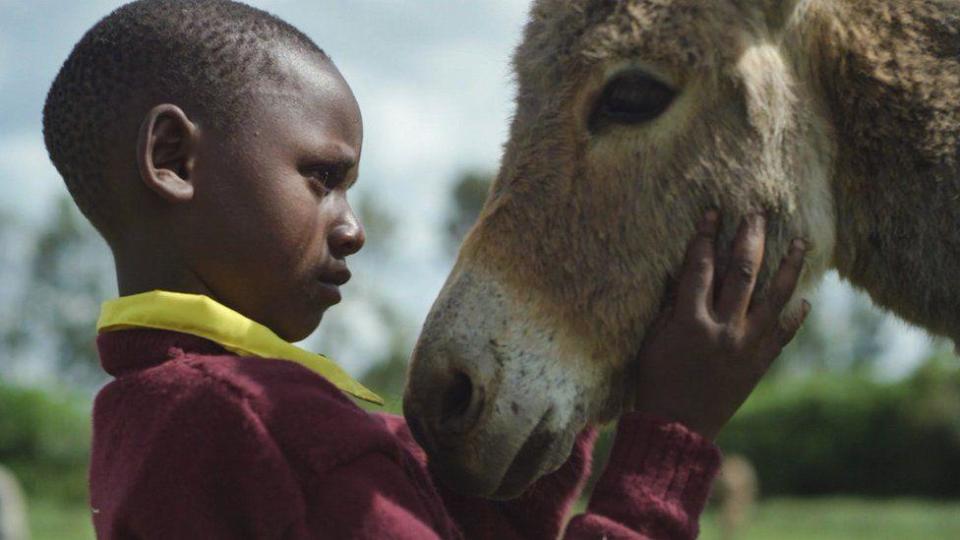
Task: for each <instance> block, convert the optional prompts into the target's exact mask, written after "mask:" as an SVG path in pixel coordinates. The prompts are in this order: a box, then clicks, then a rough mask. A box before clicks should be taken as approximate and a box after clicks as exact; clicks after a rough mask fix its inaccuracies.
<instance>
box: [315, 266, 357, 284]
mask: <svg viewBox="0 0 960 540" xmlns="http://www.w3.org/2000/svg"><path fill="white" fill-rule="evenodd" d="M351 275H352V274H351V273H350V270H348V269H347V267H346V266H341V267H339V268H333V269H328V270H325V271H323V272H321V273H320V277H319V279H320V282H321V283H324V284H326V285H333V286H334V287H340V286H341V285H343V284H344V283H346V282H348V281H350V277H351Z"/></svg>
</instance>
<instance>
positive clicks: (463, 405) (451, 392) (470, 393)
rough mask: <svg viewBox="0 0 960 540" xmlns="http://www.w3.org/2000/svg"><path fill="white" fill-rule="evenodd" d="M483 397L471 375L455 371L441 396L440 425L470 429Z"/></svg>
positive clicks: (451, 428)
mask: <svg viewBox="0 0 960 540" xmlns="http://www.w3.org/2000/svg"><path fill="white" fill-rule="evenodd" d="M481 399H482V396H480V395H479V392H477V391H476V389H475V388H474V386H473V381H471V380H470V377H469V376H467V374H466V373H463V372H462V371H457V372H455V373H454V374H453V377H451V379H450V383H449V385H448V386H447V388H446V390H444V391H443V394H441V397H440V426H441V427H442V428H446V429H450V430H466V429H469V428H470V427H471V426H472V424H473V421H474V420H476V417H477V415H478V413H479V401H480V400H481Z"/></svg>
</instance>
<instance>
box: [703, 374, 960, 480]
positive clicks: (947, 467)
mask: <svg viewBox="0 0 960 540" xmlns="http://www.w3.org/2000/svg"><path fill="white" fill-rule="evenodd" d="M719 444H720V446H721V448H723V449H724V451H725V452H727V453H739V454H743V455H745V456H747V457H748V458H749V459H750V460H751V461H752V462H753V464H754V465H755V466H756V468H757V472H758V474H759V477H760V479H761V482H762V486H761V487H762V490H763V492H764V494H766V495H776V494H793V495H823V494H836V493H846V494H859V495H870V496H892V495H897V496H902V495H914V496H932V497H960V481H958V479H960V373H958V372H957V370H956V368H949V367H947V363H946V361H945V360H943V359H933V360H931V361H930V362H928V363H927V365H925V366H924V367H923V368H921V369H920V370H918V371H917V373H916V374H914V375H913V376H912V377H911V378H909V379H908V380H905V381H902V382H899V383H886V384H883V383H877V382H873V381H870V380H868V379H865V378H862V377H857V376H853V375H845V376H839V375H820V376H816V377H813V378H810V379H807V380H804V381H799V382H789V381H780V382H778V381H774V382H772V383H767V384H765V385H764V386H763V387H762V388H761V389H759V390H758V392H757V393H756V395H755V396H754V397H752V398H751V400H750V401H749V402H748V403H747V404H746V405H745V407H744V409H743V410H742V411H741V412H740V414H738V415H737V417H736V418H734V420H733V421H732V422H731V423H730V425H729V426H728V427H727V428H726V429H725V430H724V432H723V433H722V435H721V437H720V440H719Z"/></svg>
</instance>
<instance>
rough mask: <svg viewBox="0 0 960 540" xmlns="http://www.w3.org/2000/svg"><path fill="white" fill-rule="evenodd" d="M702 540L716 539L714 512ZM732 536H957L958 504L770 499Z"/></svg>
mask: <svg viewBox="0 0 960 540" xmlns="http://www.w3.org/2000/svg"><path fill="white" fill-rule="evenodd" d="M701 526H702V533H701V535H700V538H702V539H703V540H719V539H720V538H721V536H720V532H719V529H718V528H717V525H716V522H715V520H714V514H713V513H712V512H708V513H707V515H705V516H704V519H703V521H702V524H701ZM736 538H737V540H774V539H776V540H801V539H803V540H851V539H854V540H856V539H860V538H864V539H866V538H870V539H872V540H887V539H889V540H905V539H910V540H927V539H929V540H934V539H936V540H947V539H955V538H956V539H960V502H936V501H922V500H912V499H896V500H881V501H876V500H865V499H856V498H842V497H838V498H833V497H829V498H816V499H786V498H785V499H771V500H768V501H765V502H764V503H763V504H761V505H760V506H759V507H758V508H757V511H756V513H755V514H754V516H753V520H752V521H751V522H750V524H749V526H748V527H746V528H745V529H744V530H743V531H742V533H741V534H739V535H737V537H736Z"/></svg>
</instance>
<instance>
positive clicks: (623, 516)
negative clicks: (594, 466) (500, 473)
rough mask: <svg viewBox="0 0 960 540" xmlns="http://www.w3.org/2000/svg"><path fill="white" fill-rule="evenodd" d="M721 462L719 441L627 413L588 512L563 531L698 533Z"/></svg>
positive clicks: (580, 534)
mask: <svg viewBox="0 0 960 540" xmlns="http://www.w3.org/2000/svg"><path fill="white" fill-rule="evenodd" d="M719 466H720V451H719V450H718V449H717V447H716V446H715V445H714V444H712V443H710V441H707V440H706V439H704V438H703V437H701V436H699V435H697V434H696V433H693V432H692V431H690V430H688V429H687V428H685V427H684V426H683V425H681V424H679V423H676V422H668V421H665V420H663V419H660V418H657V417H654V416H651V415H646V414H640V413H632V414H628V415H625V416H623V417H622V418H621V419H620V422H619V425H618V427H617V435H616V440H615V441H614V444H613V449H612V451H611V452H610V459H609V461H608V463H607V468H606V469H605V470H604V472H603V475H602V476H601V477H600V480H599V482H597V485H596V488H595V489H594V491H593V496H592V497H591V498H590V504H589V506H588V507H587V512H585V513H583V514H580V515H578V516H575V517H574V518H573V519H572V520H570V524H569V525H568V527H567V531H566V534H565V536H564V537H565V538H570V539H580V538H583V539H586V538H609V539H611V540H612V539H616V538H624V539H635V540H640V539H648V538H649V539H681V538H682V539H686V538H696V536H697V532H698V530H699V525H698V522H699V518H700V514H701V512H703V508H704V506H705V505H706V501H707V497H708V495H709V492H710V486H711V484H712V483H713V479H714V477H715V476H716V474H717V471H718V469H719Z"/></svg>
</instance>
